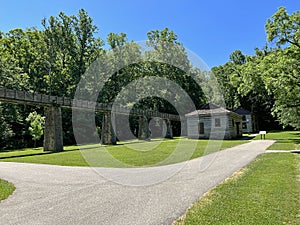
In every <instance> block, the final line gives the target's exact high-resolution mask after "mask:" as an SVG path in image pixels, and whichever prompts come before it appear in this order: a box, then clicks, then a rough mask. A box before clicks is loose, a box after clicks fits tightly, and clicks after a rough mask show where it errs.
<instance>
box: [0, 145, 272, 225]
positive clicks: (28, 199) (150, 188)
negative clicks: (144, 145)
mask: <svg viewBox="0 0 300 225" xmlns="http://www.w3.org/2000/svg"><path fill="white" fill-rule="evenodd" d="M272 143H273V141H269V140H258V141H251V142H249V143H246V144H243V145H240V146H236V147H233V148H229V149H226V150H223V151H220V152H217V153H213V154H210V155H207V156H204V157H201V158H198V159H193V160H191V161H189V162H188V163H185V164H181V165H182V167H183V168H182V169H181V170H179V172H177V173H176V174H175V175H174V176H172V177H170V178H169V179H167V180H165V181H161V182H158V183H156V184H152V185H135V186H129V185H124V184H125V183H129V184H130V183H131V181H132V184H135V182H137V179H138V180H140V179H141V178H144V179H147V177H146V176H147V174H148V172H149V171H150V172H151V173H152V175H153V174H154V176H155V174H156V175H157V176H159V174H163V173H164V171H166V170H170V169H172V165H171V166H162V167H156V168H140V169H113V168H111V169H103V170H105V173H106V175H107V174H109V175H111V176H112V178H113V179H112V180H108V179H107V176H105V177H106V178H104V177H103V176H101V172H100V174H99V171H97V170H95V169H93V168H89V167H65V166H54V165H39V164H25V163H5V162H1V163H0V177H1V178H3V179H5V180H8V181H10V182H12V183H14V185H15V186H16V188H17V189H16V191H15V192H14V194H13V195H11V196H10V197H9V198H8V199H6V200H4V201H2V202H1V203H0V224H6V225H8V224H20V225H21V224H22V225H26V224H30V225H35V224H37V225H42V224H49V225H50V224H51V225H53V224H55V225H56V224H64V225H66V224H72V225H73V224H89V225H92V224H110V225H113V224H117V225H122V224H130V225H134V224H143V225H145V224H155V225H157V224H172V221H174V220H175V219H177V218H178V217H179V216H181V215H182V214H183V213H185V211H186V210H187V208H188V207H189V206H190V205H191V204H192V203H193V202H194V201H196V200H197V199H198V198H199V197H200V196H202V195H203V194H204V193H205V192H207V191H208V190H209V189H211V188H212V187H214V186H215V185H217V184H218V183H220V182H221V181H223V180H224V179H225V178H227V177H228V176H230V175H231V174H232V173H234V172H235V171H237V170H239V169H240V168H241V167H243V166H245V165H246V164H248V163H249V162H251V161H252V160H253V159H254V158H255V157H256V156H257V155H259V154H261V153H263V152H264V151H265V149H266V148H267V147H268V146H270V145H271V144H272ZM128 171H129V173H127V172H128ZM118 176H119V177H118ZM116 179H118V181H121V182H118V183H116V182H114V180H116ZM126 181H127V182H126ZM122 183H123V184H122Z"/></svg>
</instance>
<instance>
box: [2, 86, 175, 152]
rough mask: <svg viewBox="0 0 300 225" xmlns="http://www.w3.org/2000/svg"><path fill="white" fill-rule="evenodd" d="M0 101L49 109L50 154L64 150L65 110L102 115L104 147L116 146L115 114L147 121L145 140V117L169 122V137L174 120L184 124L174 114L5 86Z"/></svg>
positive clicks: (46, 144) (46, 141)
mask: <svg viewBox="0 0 300 225" xmlns="http://www.w3.org/2000/svg"><path fill="white" fill-rule="evenodd" d="M0 102H8V103H16V104H25V105H33V106H43V107H45V115H46V122H45V132H44V150H47V151H62V150H63V141H62V122H61V108H69V109H78V110H86V111H94V112H102V113H103V115H104V120H103V124H102V137H103V138H102V143H103V144H116V138H115V134H114V132H113V131H112V129H111V117H110V116H111V113H115V114H124V115H129V114H130V115H134V116H138V117H140V118H144V119H141V120H140V121H142V122H141V123H140V129H139V130H140V132H139V137H141V139H149V132H148V131H149V127H148V126H149V124H148V122H146V123H145V122H144V120H145V118H146V120H147V119H149V118H154V117H157V118H161V119H163V120H165V121H166V124H167V133H168V134H172V127H171V123H170V121H171V120H172V121H180V117H179V116H178V115H174V114H167V113H161V112H157V111H153V110H141V109H136V108H135V109H131V108H128V107H123V106H114V107H113V106H112V105H109V104H103V103H98V102H97V103H96V102H91V101H87V100H80V99H71V98H67V97H59V96H52V95H46V94H39V93H30V92H26V91H19V90H12V89H8V88H4V87H0ZM145 126H146V127H145ZM168 137H169V138H172V135H168Z"/></svg>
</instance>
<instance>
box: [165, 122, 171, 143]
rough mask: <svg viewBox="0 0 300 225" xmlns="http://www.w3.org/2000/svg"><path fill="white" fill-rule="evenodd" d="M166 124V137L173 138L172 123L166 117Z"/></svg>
mask: <svg viewBox="0 0 300 225" xmlns="http://www.w3.org/2000/svg"><path fill="white" fill-rule="evenodd" d="M164 121H165V124H166V135H165V138H169V139H173V130H172V124H171V121H170V120H169V119H165V120H164Z"/></svg>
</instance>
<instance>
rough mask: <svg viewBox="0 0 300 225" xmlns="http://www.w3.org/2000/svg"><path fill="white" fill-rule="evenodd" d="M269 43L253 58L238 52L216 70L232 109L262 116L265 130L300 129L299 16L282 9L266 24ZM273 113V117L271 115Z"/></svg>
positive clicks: (261, 119) (228, 104) (262, 126)
mask: <svg viewBox="0 0 300 225" xmlns="http://www.w3.org/2000/svg"><path fill="white" fill-rule="evenodd" d="M265 27H266V32H267V35H268V41H269V44H270V45H272V42H273V41H275V43H276V45H277V48H270V47H268V46H266V47H264V48H263V49H262V50H259V49H256V54H255V55H254V56H244V55H243V54H242V53H241V51H239V50H237V51H235V52H233V53H232V54H231V55H230V60H231V62H228V63H226V64H225V65H223V66H219V67H215V68H213V72H214V73H215V74H216V77H217V79H218V81H219V82H220V83H221V88H222V89H223V91H224V97H225V101H226V104H227V106H228V107H229V108H234V107H237V106H242V107H244V108H246V109H248V110H250V111H252V112H253V113H255V114H256V115H258V116H259V121H264V122H263V123H262V124H260V127H261V128H262V129H267V130H270V129H274V128H276V126H274V124H275V125H276V121H275V120H277V121H278V122H279V123H281V124H282V125H283V127H293V128H296V129H299V128H300V101H299V99H300V94H299V93H300V73H299V71H300V63H299V62H300V32H299V30H300V13H299V11H296V12H294V13H292V14H291V15H289V14H288V13H287V12H286V10H285V8H283V7H281V8H279V9H278V11H277V12H276V13H275V14H274V15H273V16H272V17H271V18H270V19H268V21H267V24H266V26H265ZM271 114H272V116H271Z"/></svg>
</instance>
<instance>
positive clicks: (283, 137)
mask: <svg viewBox="0 0 300 225" xmlns="http://www.w3.org/2000/svg"><path fill="white" fill-rule="evenodd" d="M259 139H260V135H258V136H256V137H255V140H259ZM266 139H268V140H276V143H274V144H273V145H272V146H270V147H269V148H268V150H300V131H278V132H276V131H273V132H268V133H267V135H266Z"/></svg>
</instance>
